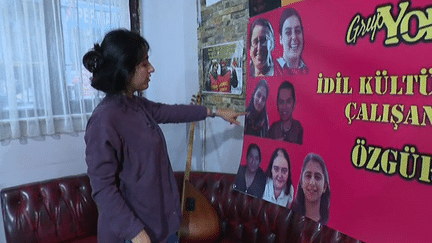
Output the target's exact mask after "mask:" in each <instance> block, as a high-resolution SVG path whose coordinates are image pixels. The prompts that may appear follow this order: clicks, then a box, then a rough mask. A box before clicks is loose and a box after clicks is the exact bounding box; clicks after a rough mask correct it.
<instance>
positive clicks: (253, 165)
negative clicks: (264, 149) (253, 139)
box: [234, 143, 266, 198]
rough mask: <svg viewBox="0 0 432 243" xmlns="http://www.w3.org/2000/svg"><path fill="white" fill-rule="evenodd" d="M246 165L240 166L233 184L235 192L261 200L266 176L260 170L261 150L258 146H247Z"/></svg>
mask: <svg viewBox="0 0 432 243" xmlns="http://www.w3.org/2000/svg"><path fill="white" fill-rule="evenodd" d="M246 162H247V165H246V166H244V165H241V166H240V168H239V171H238V173H237V176H236V180H235V182H234V186H235V189H236V190H239V191H241V192H245V193H247V194H250V195H252V196H255V197H258V198H262V196H263V193H264V186H265V183H266V176H265V174H264V171H263V170H262V169H261V167H260V164H261V150H260V148H259V147H258V145H256V144H254V143H252V144H250V145H249V147H248V150H247V154H246Z"/></svg>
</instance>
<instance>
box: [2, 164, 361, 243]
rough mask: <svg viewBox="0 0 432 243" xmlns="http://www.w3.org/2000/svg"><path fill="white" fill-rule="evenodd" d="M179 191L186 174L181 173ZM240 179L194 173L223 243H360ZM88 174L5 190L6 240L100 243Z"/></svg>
mask: <svg viewBox="0 0 432 243" xmlns="http://www.w3.org/2000/svg"><path fill="white" fill-rule="evenodd" d="M175 176H176V179H177V181H178V182H179V183H178V185H179V190H181V188H182V187H181V184H182V183H183V176H184V173H183V172H175ZM234 179H235V175H234V174H224V173H211V172H192V173H191V175H190V180H189V181H190V182H191V184H192V185H194V186H195V187H196V188H197V189H199V190H200V191H201V192H202V193H203V194H204V195H205V196H206V198H207V199H208V200H209V201H210V203H211V204H212V206H213V208H215V210H216V212H217V214H218V215H219V220H220V225H221V235H220V238H219V239H220V240H219V242H251V243H253V242H256V243H258V242H259V243H264V242H359V241H357V240H355V239H353V238H351V237H349V236H347V235H344V234H342V233H339V232H337V231H335V230H333V229H330V228H329V227H327V226H324V225H321V224H318V223H316V222H314V221H312V220H309V219H307V218H305V217H303V216H300V215H298V214H296V213H293V212H292V211H290V210H288V209H286V208H283V207H280V206H277V205H275V204H272V203H268V202H266V201H264V200H261V199H257V198H253V197H250V196H248V195H245V194H243V193H239V192H237V191H235V190H233V189H232V184H233V182H234ZM90 195H91V188H90V183H89V180H88V177H87V175H85V174H81V175H76V176H69V177H64V178H58V179H53V180H47V181H42V182H36V183H31V184H26V185H21V186H16V187H12V188H5V189H3V190H1V203H2V212H3V220H4V227H5V233H6V240H7V242H8V243H12V242H14V243H15V242H18V243H21V242H26V243H33V242H44V243H45V242H46V243H52V242H74V243H75V242H80V243H93V242H97V239H96V231H97V229H96V228H97V208H96V205H95V203H94V202H93V200H92V199H91V196H90Z"/></svg>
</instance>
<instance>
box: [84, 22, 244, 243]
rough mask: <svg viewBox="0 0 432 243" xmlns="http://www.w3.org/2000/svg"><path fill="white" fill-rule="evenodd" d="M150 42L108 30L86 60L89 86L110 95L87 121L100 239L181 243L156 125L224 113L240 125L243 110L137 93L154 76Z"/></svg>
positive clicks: (175, 199)
mask: <svg viewBox="0 0 432 243" xmlns="http://www.w3.org/2000/svg"><path fill="white" fill-rule="evenodd" d="M148 52H149V44H148V42H147V41H146V40H145V39H144V38H142V37H141V36H140V35H138V34H137V33H134V32H131V31H128V30H122V29H121V30H114V31H111V32H109V33H108V34H107V35H106V36H105V38H104V39H103V41H102V43H101V44H100V45H99V44H95V45H94V50H91V51H89V52H88V53H86V54H85V55H84V57H83V64H84V66H85V67H86V68H87V69H88V70H89V71H90V72H92V73H93V77H92V80H91V85H92V86H93V87H94V88H96V89H98V90H100V91H103V92H105V93H106V96H105V98H104V99H103V100H102V101H101V102H100V103H99V105H98V106H97V107H96V108H95V110H94V111H93V114H92V116H91V118H90V120H89V122H88V124H87V129H86V134H85V142H86V162H87V166H88V170H87V173H88V175H89V177H90V181H91V185H92V196H93V199H94V201H95V202H96V204H97V206H98V210H99V219H98V241H99V242H104V243H105V242H106V243H110V242H113V243H114V242H115V243H123V242H134V243H137V242H150V241H152V242H155V241H156V242H161V241H162V242H165V241H167V240H168V242H176V240H178V239H177V235H176V232H177V231H178V230H179V227H180V222H181V219H182V215H181V214H182V212H181V208H180V197H179V192H178V187H177V185H176V180H175V178H174V174H173V171H172V168H171V165H170V161H169V158H168V151H167V147H166V142H165V138H164V136H163V133H162V130H161V129H160V127H159V125H158V123H178V122H189V121H196V120H202V119H204V118H206V117H208V116H215V115H217V116H220V117H222V118H223V119H225V120H227V121H229V122H231V123H236V124H238V121H237V120H236V119H237V116H238V115H240V114H238V113H235V112H232V111H229V110H214V111H210V110H209V109H207V108H206V107H204V106H194V105H166V104H162V103H155V102H152V101H150V100H147V99H146V98H143V97H138V96H135V93H136V92H140V91H143V90H146V89H147V88H148V87H149V82H150V76H151V74H152V73H153V72H154V71H155V69H154V67H153V66H152V64H151V63H150V61H149V56H148Z"/></svg>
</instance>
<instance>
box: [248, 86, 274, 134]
mask: <svg viewBox="0 0 432 243" xmlns="http://www.w3.org/2000/svg"><path fill="white" fill-rule="evenodd" d="M268 94H269V87H268V84H267V81H265V80H263V79H262V80H260V81H259V82H258V84H257V86H255V90H254V91H253V93H252V97H251V99H250V101H249V105H248V107H247V108H246V112H247V115H246V119H245V134H248V135H253V136H257V137H266V136H267V132H268V129H269V121H268V116H267V98H268Z"/></svg>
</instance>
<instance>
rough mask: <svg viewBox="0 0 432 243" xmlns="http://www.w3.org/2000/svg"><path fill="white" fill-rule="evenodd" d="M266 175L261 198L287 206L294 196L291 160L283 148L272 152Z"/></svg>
mask: <svg viewBox="0 0 432 243" xmlns="http://www.w3.org/2000/svg"><path fill="white" fill-rule="evenodd" d="M266 175H267V183H266V186H265V190H264V195H263V199H264V200H266V201H269V202H272V203H276V204H278V205H280V206H284V207H289V206H290V205H291V203H292V201H293V198H294V186H293V185H292V181H291V162H290V158H289V155H288V153H287V151H286V150H285V149H283V148H278V149H276V150H275V151H274V152H273V155H272V157H271V159H270V164H269V166H268V167H267V171H266Z"/></svg>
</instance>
